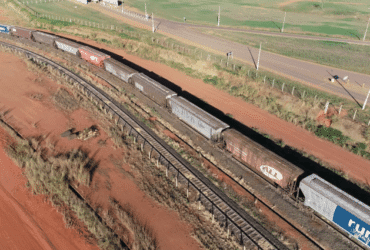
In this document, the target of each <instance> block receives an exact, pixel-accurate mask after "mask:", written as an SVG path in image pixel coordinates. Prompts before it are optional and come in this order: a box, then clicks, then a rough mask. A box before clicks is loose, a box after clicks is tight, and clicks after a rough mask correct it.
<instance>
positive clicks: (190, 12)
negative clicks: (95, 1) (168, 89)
mask: <svg viewBox="0 0 370 250" xmlns="http://www.w3.org/2000/svg"><path fill="white" fill-rule="evenodd" d="M323 1H324V2H323V5H321V1H320V0H315V1H295V2H294V1H291V3H289V2H286V1H285V0H250V1H248V2H247V1H241V0H225V1H222V2H219V3H217V2H215V1H207V0H202V1H194V0H183V1H178V0H127V1H124V6H130V7H134V8H137V9H139V10H140V11H142V12H144V9H145V3H146V4H147V10H148V13H152V12H153V13H154V15H155V16H159V17H163V18H166V19H169V20H174V21H183V18H184V17H186V20H187V22H191V23H198V24H211V25H217V15H218V8H219V6H221V19H220V20H221V25H226V26H241V27H244V26H247V27H252V28H259V29H267V30H270V31H276V32H280V29H281V27H282V23H283V19H284V11H286V12H287V16H286V23H285V27H284V31H286V32H298V33H306V34H319V35H325V34H326V35H329V36H333V35H334V36H345V37H353V38H354V39H360V38H362V37H363V34H364V31H365V29H366V24H367V20H368V18H369V16H370V9H369V8H370V1H368V0H349V1H346V2H344V1H343V2H339V1H337V0H323ZM322 6H323V8H322Z"/></svg>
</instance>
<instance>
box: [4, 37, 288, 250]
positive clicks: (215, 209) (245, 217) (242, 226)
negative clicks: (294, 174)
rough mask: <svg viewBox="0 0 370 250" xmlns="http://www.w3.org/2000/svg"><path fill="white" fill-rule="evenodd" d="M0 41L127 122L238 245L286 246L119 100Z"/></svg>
mask: <svg viewBox="0 0 370 250" xmlns="http://www.w3.org/2000/svg"><path fill="white" fill-rule="evenodd" d="M0 45H2V46H4V47H8V48H10V49H14V50H16V51H18V52H22V53H24V54H25V55H26V57H27V58H32V59H33V60H34V61H35V62H36V63H43V64H47V65H50V66H52V67H53V68H55V69H57V70H59V72H61V73H63V74H64V75H65V76H67V78H69V79H71V80H73V81H74V83H75V86H76V87H77V88H78V89H80V90H81V91H82V92H83V93H84V94H85V95H86V96H87V97H89V98H90V99H91V100H92V101H93V99H95V101H96V102H97V103H98V104H99V105H100V107H101V109H102V110H106V111H107V112H111V113H112V118H114V116H116V117H117V118H118V119H117V124H120V125H121V129H122V130H123V128H124V127H126V126H127V127H129V134H130V135H135V134H136V137H135V138H136V140H138V138H141V139H142V140H143V143H142V146H141V147H142V148H143V147H144V146H145V143H148V144H149V145H150V146H151V150H150V153H149V155H150V156H151V155H152V151H153V150H154V151H156V153H157V154H158V155H159V158H158V159H157V164H158V163H159V162H161V164H163V165H165V166H167V170H170V168H172V170H176V171H177V175H176V184H177V180H178V177H179V176H180V175H181V176H182V177H183V178H184V179H185V181H186V182H187V184H188V187H190V185H191V187H192V188H194V189H195V190H197V191H198V192H199V201H202V202H203V204H204V206H205V207H210V210H211V212H212V214H213V216H215V215H216V217H217V218H218V219H219V221H220V223H221V224H223V225H225V226H226V228H227V230H228V232H229V230H231V232H232V233H234V234H235V236H236V237H237V238H238V239H239V240H240V244H241V245H243V246H246V245H247V246H248V247H253V248H249V249H283V250H285V249H288V248H287V247H286V246H285V245H284V244H282V243H281V242H280V241H279V240H277V239H276V238H275V237H274V236H273V235H272V234H271V233H270V232H268V231H267V230H266V229H265V228H264V227H262V226H261V225H260V224H259V223H258V222H257V221H256V220H255V219H253V218H252V217H251V216H250V215H249V214H247V213H246V211H244V210H243V209H242V208H240V207H239V205H238V204H237V203H236V202H234V201H233V200H231V199H230V198H229V197H227V196H226V194H224V193H223V192H222V191H221V190H220V189H218V188H217V187H216V186H215V185H214V184H213V183H211V181H210V180H208V179H207V178H206V177H205V176H204V175H203V174H202V173H201V172H199V171H198V170H197V169H195V168H194V167H193V166H191V165H190V164H189V163H188V162H187V161H186V160H184V159H183V158H182V157H181V156H180V155H179V154H178V153H177V152H176V151H175V150H174V149H172V148H171V147H170V146H169V145H167V144H166V143H165V142H164V141H163V140H162V139H160V138H159V137H158V136H157V135H156V134H155V133H154V132H153V131H151V130H150V129H149V128H147V127H146V125H145V124H144V123H142V122H141V121H139V120H138V119H137V118H136V117H135V116H134V115H132V114H130V113H129V112H128V111H127V110H126V109H125V108H124V107H123V106H122V105H121V104H119V103H118V102H117V101H116V100H114V99H113V98H111V97H110V96H109V95H108V94H106V93H105V92H104V91H103V90H101V89H98V88H97V87H95V86H94V85H92V84H90V83H89V82H87V81H86V80H84V79H83V78H81V77H79V76H78V75H76V74H74V73H73V72H71V71H70V70H68V69H66V68H64V67H63V66H61V65H59V64H57V63H55V62H53V61H52V60H50V59H47V58H45V57H43V56H41V55H39V54H37V53H35V52H32V51H29V50H26V49H24V48H20V47H18V46H15V45H12V44H8V43H5V42H0ZM76 83H77V84H76ZM166 173H167V171H166ZM189 176H190V177H189ZM188 190H189V189H188ZM220 215H221V216H220ZM224 221H225V222H224ZM239 236H240V237H239ZM266 247H267V248H266ZM271 247H273V248H271Z"/></svg>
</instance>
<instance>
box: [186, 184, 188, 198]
mask: <svg viewBox="0 0 370 250" xmlns="http://www.w3.org/2000/svg"><path fill="white" fill-rule="evenodd" d="M186 198H189V180H188V188H187V189H186Z"/></svg>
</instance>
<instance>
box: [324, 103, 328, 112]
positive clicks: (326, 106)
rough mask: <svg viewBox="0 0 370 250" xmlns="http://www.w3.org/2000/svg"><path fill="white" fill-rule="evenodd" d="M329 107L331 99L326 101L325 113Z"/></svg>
mask: <svg viewBox="0 0 370 250" xmlns="http://www.w3.org/2000/svg"><path fill="white" fill-rule="evenodd" d="M328 108H329V101H326V104H325V111H324V113H325V114H326V113H327V112H328Z"/></svg>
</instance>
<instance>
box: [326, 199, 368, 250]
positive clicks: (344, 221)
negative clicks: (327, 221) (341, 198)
mask: <svg viewBox="0 0 370 250" xmlns="http://www.w3.org/2000/svg"><path fill="white" fill-rule="evenodd" d="M333 222H334V223H336V224H337V225H338V226H340V227H342V228H343V229H344V230H346V231H347V232H348V233H350V234H351V235H353V236H354V237H356V238H357V239H359V240H360V241H362V242H363V243H365V244H366V245H369V243H370V237H369V236H370V225H369V224H367V223H365V222H363V221H362V220H360V219H359V218H357V217H356V216H354V215H353V214H351V213H350V212H348V211H346V210H345V209H343V208H341V207H340V206H337V208H336V209H335V212H334V217H333Z"/></svg>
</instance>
